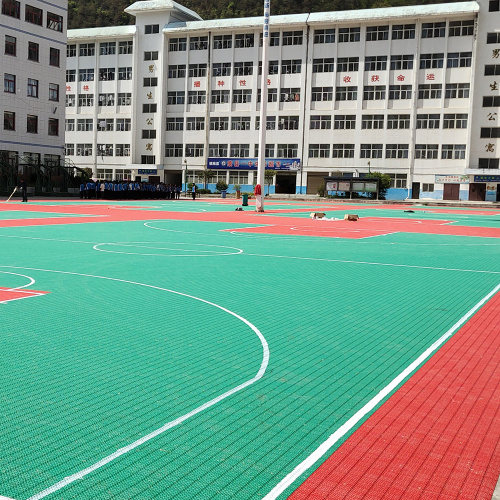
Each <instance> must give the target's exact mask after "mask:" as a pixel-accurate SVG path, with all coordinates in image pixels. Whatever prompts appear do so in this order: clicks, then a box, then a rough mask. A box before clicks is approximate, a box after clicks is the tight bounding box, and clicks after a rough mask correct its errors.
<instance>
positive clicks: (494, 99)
mask: <svg viewBox="0 0 500 500" xmlns="http://www.w3.org/2000/svg"><path fill="white" fill-rule="evenodd" d="M483 107H484V108H497V107H500V95H490V96H483Z"/></svg>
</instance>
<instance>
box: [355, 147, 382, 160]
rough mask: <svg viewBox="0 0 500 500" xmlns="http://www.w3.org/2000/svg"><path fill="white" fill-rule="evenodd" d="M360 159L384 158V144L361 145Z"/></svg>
mask: <svg viewBox="0 0 500 500" xmlns="http://www.w3.org/2000/svg"><path fill="white" fill-rule="evenodd" d="M359 157H360V158H382V144H361V150H360V153H359Z"/></svg>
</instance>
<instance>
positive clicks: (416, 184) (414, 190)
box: [411, 182, 420, 200]
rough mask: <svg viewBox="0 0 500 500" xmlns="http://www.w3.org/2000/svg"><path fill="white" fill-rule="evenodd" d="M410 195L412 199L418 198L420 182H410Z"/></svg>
mask: <svg viewBox="0 0 500 500" xmlns="http://www.w3.org/2000/svg"><path fill="white" fill-rule="evenodd" d="M411 197H412V199H413V200H418V199H419V198H420V182H412V183H411Z"/></svg>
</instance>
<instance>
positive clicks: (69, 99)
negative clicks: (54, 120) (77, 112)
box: [66, 94, 76, 108]
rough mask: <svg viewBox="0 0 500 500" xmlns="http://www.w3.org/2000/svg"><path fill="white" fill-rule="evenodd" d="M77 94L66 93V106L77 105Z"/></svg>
mask: <svg viewBox="0 0 500 500" xmlns="http://www.w3.org/2000/svg"><path fill="white" fill-rule="evenodd" d="M75 102H76V99H75V94H66V107H67V108H74V107H75Z"/></svg>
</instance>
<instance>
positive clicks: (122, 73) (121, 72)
mask: <svg viewBox="0 0 500 500" xmlns="http://www.w3.org/2000/svg"><path fill="white" fill-rule="evenodd" d="M118 80H132V67H123V68H118Z"/></svg>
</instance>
